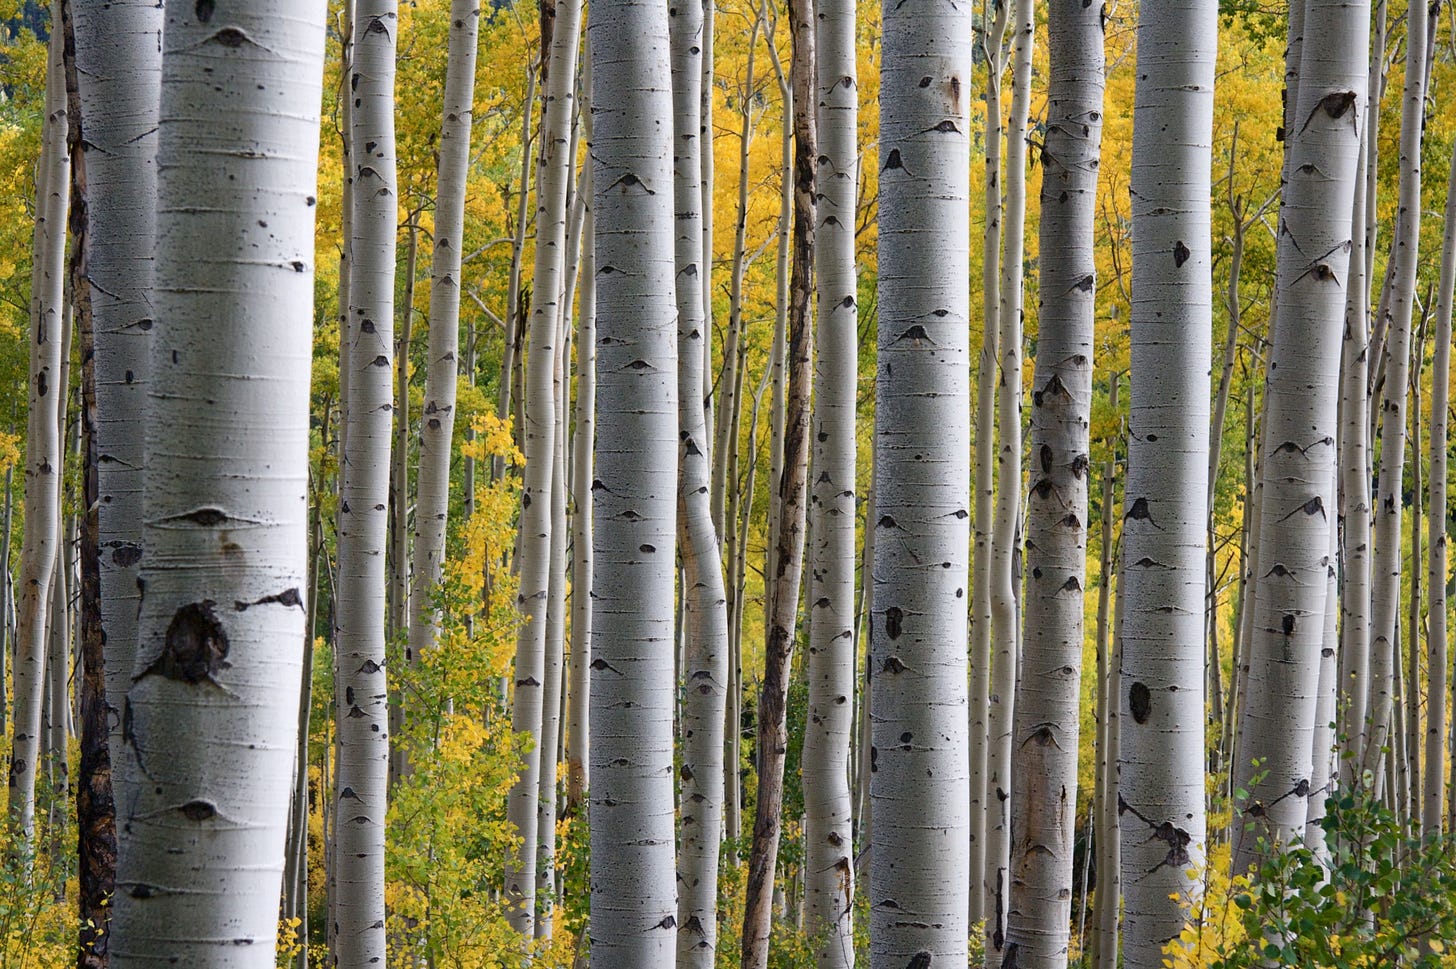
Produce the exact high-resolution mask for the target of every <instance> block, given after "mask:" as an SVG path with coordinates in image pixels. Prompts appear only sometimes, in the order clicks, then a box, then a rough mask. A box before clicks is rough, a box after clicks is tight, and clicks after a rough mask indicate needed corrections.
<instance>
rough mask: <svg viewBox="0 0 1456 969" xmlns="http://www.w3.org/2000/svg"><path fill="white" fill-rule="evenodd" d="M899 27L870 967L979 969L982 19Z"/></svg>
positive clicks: (885, 146) (904, 18) (884, 111)
mask: <svg viewBox="0 0 1456 969" xmlns="http://www.w3.org/2000/svg"><path fill="white" fill-rule="evenodd" d="M883 16H884V48H883V51H884V59H883V73H882V81H881V141H880V157H879V164H880V225H879V230H880V231H879V240H880V252H879V270H880V272H879V299H880V303H879V314H880V320H879V335H878V341H879V362H878V375H877V378H876V384H875V398H876V406H875V454H874V457H875V469H874V473H875V503H876V505H875V515H876V519H875V521H874V522H873V523H872V524H871V525H870V526H869V527H870V528H872V529H874V530H875V531H876V532H877V535H876V539H875V562H874V605H873V610H872V612H871V616H872V630H873V631H872V633H871V643H872V650H873V656H872V660H871V662H872V666H873V671H874V680H873V685H874V695H873V697H872V700H871V702H872V704H873V710H874V716H873V728H872V729H873V739H872V744H873V747H872V749H871V759H872V760H871V762H872V767H871V771H872V774H871V780H870V784H871V798H872V800H873V802H874V808H873V811H874V830H873V839H874V840H873V847H872V849H871V850H872V852H873V854H872V857H871V859H870V889H869V894H870V898H871V899H872V902H871V906H870V939H871V943H870V963H871V965H872V966H873V967H874V969H903V967H905V966H931V965H936V966H939V965H941V964H942V963H944V964H945V965H948V966H963V965H965V964H966V960H967V957H968V956H967V936H968V935H969V932H970V925H969V923H968V920H967V912H968V909H969V904H970V884H969V882H968V880H967V879H966V877H964V875H962V874H961V873H962V872H964V871H965V870H966V865H967V861H968V855H969V851H970V811H969V805H970V770H969V768H970V758H969V756H968V740H969V738H968V737H967V728H968V719H967V709H966V707H967V698H966V690H967V687H966V647H967V637H966V633H967V629H966V617H967V609H966V605H967V603H966V601H965V597H966V592H967V587H968V586H969V584H970V582H969V580H970V562H969V552H970V537H971V536H970V520H969V519H970V500H971V496H970V488H969V483H970V471H971V453H970V426H969V425H970V366H969V364H970V360H969V357H970V346H969V327H968V323H969V319H970V315H971V306H970V291H969V285H968V282H969V279H968V277H969V272H970V265H969V263H970V241H971V240H970V219H969V215H970V211H969V207H968V205H967V203H968V201H969V198H968V196H969V194H970V137H969V127H970V118H969V115H970V105H969V100H970V80H971V69H972V50H971V20H972V11H971V8H970V6H969V5H961V6H954V7H953V6H949V5H946V6H941V7H938V8H936V9H935V11H934V13H931V12H930V11H927V10H924V9H921V8H915V7H911V6H909V5H905V4H895V3H886V4H885V5H884V11H883ZM925 78H928V79H929V80H925ZM947 873H950V874H951V875H952V876H953V877H946V876H947ZM889 899H893V900H894V902H895V904H894V905H890V904H888V902H887V901H886V900H889Z"/></svg>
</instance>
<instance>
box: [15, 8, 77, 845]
mask: <svg viewBox="0 0 1456 969" xmlns="http://www.w3.org/2000/svg"><path fill="white" fill-rule="evenodd" d="M52 11H53V12H52V20H53V22H54V23H57V24H59V23H61V16H60V11H61V3H60V0H55V2H54V3H53V4H52ZM64 36H65V35H64V33H63V32H62V31H60V30H57V31H55V32H54V33H52V35H51V37H52V40H51V43H50V51H49V53H48V54H47V63H48V67H47V71H46V113H45V120H44V123H43V131H42V135H41V138H42V143H41V157H40V162H39V164H38V166H37V169H36V179H35V181H36V205H35V235H34V240H33V246H32V270H31V284H30V287H31V297H30V380H29V385H30V406H29V409H28V411H27V413H28V418H27V430H26V446H25V479H26V480H25V506H24V508H25V526H24V535H23V537H22V539H21V554H20V586H21V590H22V591H21V595H20V599H19V607H18V609H17V617H16V629H17V636H16V644H15V666H14V669H13V671H12V673H11V676H12V683H13V689H14V695H15V726H14V737H13V743H12V747H11V754H10V824H11V833H12V835H13V836H14V840H13V844H15V845H16V846H17V848H22V849H28V847H29V846H30V843H31V840H32V839H33V837H34V835H35V788H36V771H37V770H38V769H39V766H40V754H41V729H42V724H41V708H42V706H43V701H44V696H45V658H46V647H47V640H46V630H47V626H46V614H47V610H48V607H49V604H50V594H51V582H52V581H53V579H54V576H55V571H56V554H57V548H58V547H59V545H60V539H61V530H60V504H59V501H60V487H61V471H62V467H63V464H64V454H63V448H62V442H61V429H60V427H59V426H58V425H59V419H60V412H59V411H58V410H57V406H56V397H55V396H53V395H60V394H64V393H65V387H64V386H63V385H62V384H61V383H60V372H61V337H62V332H61V331H62V327H63V325H64V317H65V299H64V289H65V266H66V216H67V205H68V201H69V199H70V194H71V170H70V169H71V166H70V158H69V155H68V154H67V152H66V134H67V129H68V125H69V120H68V115H69V110H68V107H67V98H66V76H65V65H64V63H63V59H62V47H63V45H64Z"/></svg>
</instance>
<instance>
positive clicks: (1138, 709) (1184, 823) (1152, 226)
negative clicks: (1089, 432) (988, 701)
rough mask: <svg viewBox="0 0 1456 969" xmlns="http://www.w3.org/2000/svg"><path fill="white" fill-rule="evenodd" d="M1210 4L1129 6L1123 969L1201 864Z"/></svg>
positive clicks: (1171, 920) (1141, 962)
mask: <svg viewBox="0 0 1456 969" xmlns="http://www.w3.org/2000/svg"><path fill="white" fill-rule="evenodd" d="M1217 28H1218V4H1217V3H1216V2H1214V0H1186V2H1182V3H1174V4H1167V5H1164V4H1145V5H1144V6H1143V7H1142V8H1141V10H1140V11H1139V17H1138V44H1137V46H1138V64H1139V68H1138V78H1137V91H1136V101H1135V111H1136V112H1137V114H1136V117H1137V123H1136V125H1135V126H1134V129H1133V156H1132V183H1131V190H1132V199H1133V208H1132V240H1133V263H1132V313H1131V317H1132V362H1131V374H1132V415H1131V416H1132V420H1131V424H1130V428H1129V433H1128V472H1127V486H1126V488H1125V497H1124V500H1123V507H1124V509H1125V511H1124V525H1123V556H1124V562H1125V563H1126V567H1125V569H1124V571H1123V574H1122V580H1121V582H1122V585H1121V588H1122V593H1123V595H1125V596H1126V600H1125V602H1126V605H1125V614H1124V619H1123V630H1122V666H1121V673H1120V676H1121V687H1122V688H1121V690H1120V695H1119V699H1118V704H1119V707H1118V725H1119V748H1120V749H1119V753H1118V760H1119V782H1118V812H1119V814H1120V815H1121V818H1122V823H1121V838H1122V866H1123V867H1122V870H1123V874H1124V877H1123V879H1122V890H1123V898H1124V901H1125V911H1126V919H1125V920H1124V923H1123V953H1124V956H1125V958H1126V965H1127V967H1128V969H1152V967H1159V966H1161V965H1162V958H1163V957H1162V948H1163V944H1164V943H1165V942H1167V941H1168V939H1170V938H1172V937H1173V936H1174V935H1176V934H1177V933H1178V932H1179V931H1180V930H1181V929H1182V927H1183V921H1184V909H1183V907H1182V904H1181V899H1182V896H1185V895H1188V894H1191V893H1192V892H1194V891H1195V890H1196V882H1195V881H1194V880H1193V878H1192V877H1190V874H1189V873H1190V872H1191V871H1194V870H1195V869H1196V868H1197V867H1198V866H1199V865H1200V864H1201V863H1202V860H1203V853H1204V831H1205V811H1204V791H1203V786H1204V770H1203V768H1204V712H1203V583H1204V557H1205V555H1206V553H1207V550H1206V548H1205V545H1204V542H1205V533H1204V525H1205V522H1206V520H1207V513H1208V509H1207V507H1206V502H1207V483H1208V482H1207V478H1208V428H1209V417H1210V414H1209V410H1210V406H1209V382H1210V381H1209V366H1210V363H1211V361H1210V356H1211V354H1210V347H1209V344H1210V342H1211V339H1212V336H1211V329H1212V293H1211V291H1210V287H1209V284H1208V280H1209V263H1210V258H1211V253H1210V245H1211V244H1210V239H1209V220H1210V208H1209V198H1208V184H1209V169H1210V166H1211V143H1212V138H1213V77H1214V60H1215V56H1214V55H1215V51H1214V45H1215V43H1216V40H1217V36H1218V29H1217Z"/></svg>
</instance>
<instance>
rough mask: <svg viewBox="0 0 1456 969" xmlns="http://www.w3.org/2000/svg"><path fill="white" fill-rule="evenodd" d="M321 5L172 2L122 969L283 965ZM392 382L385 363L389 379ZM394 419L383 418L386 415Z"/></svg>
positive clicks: (121, 917) (123, 812)
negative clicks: (277, 946) (278, 960)
mask: <svg viewBox="0 0 1456 969" xmlns="http://www.w3.org/2000/svg"><path fill="white" fill-rule="evenodd" d="M324 20H325V4H324V3H323V2H321V0H319V2H309V3H299V2H297V0H289V2H286V3H285V2H283V0H256V2H251V3H235V4H229V5H227V7H226V8H225V9H223V8H219V9H214V8H213V7H212V6H211V5H193V4H174V5H172V6H171V7H170V8H169V9H168V10H167V14H166V32H165V39H164V49H163V52H162V84H161V90H162V101H161V110H160V115H159V118H160V127H159V132H158V151H157V159H158V164H157V171H158V173H159V178H158V207H157V212H158V217H157V262H156V289H155V292H154V299H155V304H154V305H155V310H156V320H157V325H156V327H155V329H154V331H153V333H152V337H151V346H152V354H151V380H150V388H151V393H150V395H149V398H148V403H147V410H146V428H147V435H146V467H147V475H146V478H145V481H144V489H145V491H144V508H145V517H144V524H143V537H144V547H145V549H146V554H145V557H144V559H143V568H142V579H143V581H144V582H145V597H144V599H143V601H142V605H141V615H140V617H139V619H138V627H139V637H140V638H139V643H138V649H137V658H136V664H135V667H134V673H133V676H132V680H133V682H132V685H131V688H130V692H129V694H128V695H127V697H126V699H125V701H124V702H123V710H122V730H123V734H124V736H125V738H126V743H127V744H128V745H129V746H130V747H131V748H132V751H133V755H134V756H135V758H136V760H135V763H136V767H137V771H138V777H143V778H145V779H146V782H145V783H143V784H138V785H137V786H136V787H135V793H134V797H133V799H132V800H131V801H130V803H125V804H121V803H118V805H117V808H118V825H119V826H125V827H127V828H129V829H130V834H129V836H128V837H127V838H124V839H123V840H122V842H121V856H120V859H119V863H118V871H117V891H116V894H115V896H114V905H115V911H114V914H113V916H112V920H111V927H112V932H113V935H112V939H111V944H110V954H111V965H113V966H158V965H173V964H175V965H186V966H199V967H206V969H221V967H248V969H262V967H270V969H271V967H272V966H273V965H274V941H275V938H276V930H277V921H278V899H279V890H280V888H281V885H282V873H283V867H284V842H285V836H286V828H287V821H288V812H289V798H290V796H291V790H292V786H293V758H294V754H295V751H296V749H297V748H296V741H297V723H298V720H297V717H298V697H299V671H300V666H301V656H300V651H299V644H300V643H301V642H302V641H303V633H304V630H303V626H304V619H305V607H304V603H303V601H302V590H303V589H304V588H305V586H306V578H307V562H306V559H307V548H308V534H307V532H308V515H307V479H308V439H309V425H308V401H309V389H310V379H309V368H310V363H311V360H312V354H313V347H312V337H311V321H312V316H313V298H314V277H313V262H312V260H313V252H314V213H315V205H316V200H315V191H316V189H315V185H316V180H317V175H318V143H319V105H320V101H321V96H322V77H323V59H324ZM385 374H386V380H387V370H386V371H385ZM386 419H387V415H386Z"/></svg>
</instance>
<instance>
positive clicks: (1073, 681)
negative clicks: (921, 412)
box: [1005, 0, 1105, 969]
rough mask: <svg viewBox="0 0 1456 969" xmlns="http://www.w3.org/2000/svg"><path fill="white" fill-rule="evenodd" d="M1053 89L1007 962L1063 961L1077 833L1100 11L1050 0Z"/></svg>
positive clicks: (1045, 155) (1059, 966)
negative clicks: (1028, 672)
mask: <svg viewBox="0 0 1456 969" xmlns="http://www.w3.org/2000/svg"><path fill="white" fill-rule="evenodd" d="M1047 16H1048V21H1047V30H1048V38H1049V40H1048V51H1049V54H1050V58H1051V86H1050V89H1049V91H1048V96H1047V134H1046V144H1045V146H1044V147H1043V149H1042V155H1041V157H1042V165H1043V175H1042V188H1041V247H1040V248H1041V259H1040V260H1039V263H1038V265H1039V266H1040V267H1041V278H1040V281H1039V282H1040V291H1041V294H1042V295H1041V309H1040V314H1039V316H1040V329H1039V332H1038V337H1037V344H1036V377H1035V381H1034V384H1033V386H1034V390H1033V392H1032V397H1031V400H1032V409H1031V451H1032V455H1033V457H1032V472H1031V484H1030V486H1029V511H1028V514H1027V540H1026V545H1027V563H1026V564H1027V567H1028V569H1029V571H1030V574H1031V582H1030V585H1029V588H1028V589H1027V596H1026V632H1025V647H1024V648H1025V654H1024V656H1023V659H1022V662H1023V663H1024V664H1025V666H1026V668H1028V669H1030V670H1035V671H1038V672H1036V673H1035V674H1034V675H1032V676H1028V677H1023V678H1022V680H1021V682H1020V684H1019V691H1018V694H1017V697H1016V704H1015V721H1014V722H1015V729H1014V738H1013V743H1014V750H1015V755H1014V757H1013V764H1012V773H1013V775H1014V776H1015V777H1016V778H1017V779H1018V783H1016V784H1015V785H1014V786H1013V788H1012V791H1011V831H1012V845H1011V869H1010V873H1011V905H1010V908H1009V909H1008V925H1007V941H1006V952H1005V962H1007V963H1010V964H1012V965H1015V966H1018V967H1022V966H1024V967H1027V969H1034V967H1045V969H1065V967H1066V965H1067V954H1068V948H1069V939H1068V931H1069V928H1070V925H1071V918H1072V910H1071V906H1072V888H1073V884H1072V882H1073V866H1072V861H1073V858H1074V856H1075V850H1074V849H1075V847H1076V846H1075V842H1076V834H1077V830H1076V829H1077V752H1078V749H1079V747H1078V744H1079V739H1080V727H1081V705H1082V703H1081V701H1082V650H1083V648H1084V646H1085V641H1086V637H1085V635H1084V631H1083V624H1084V621H1085V616H1084V608H1085V606H1084V604H1085V601H1086V597H1085V595H1084V594H1083V593H1084V590H1085V589H1086V577H1087V576H1086V569H1087V565H1086V563H1087V488H1088V477H1089V471H1090V462H1089V458H1088V452H1089V448H1090V440H1089V428H1090V427H1091V424H1092V341H1093V337H1094V329H1095V318H1096V292H1097V266H1096V261H1095V248H1094V244H1095V219H1096V214H1097V160H1098V158H1099V156H1100V154H1101V148H1102V92H1103V87H1104V84H1105V81H1104V69H1103V53H1102V48H1103V33H1102V11H1101V9H1100V8H1099V9H1093V8H1092V7H1091V6H1086V7H1084V6H1083V5H1082V2H1081V0H1055V2H1053V3H1052V4H1051V6H1050V7H1049V9H1048V14H1047Z"/></svg>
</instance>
